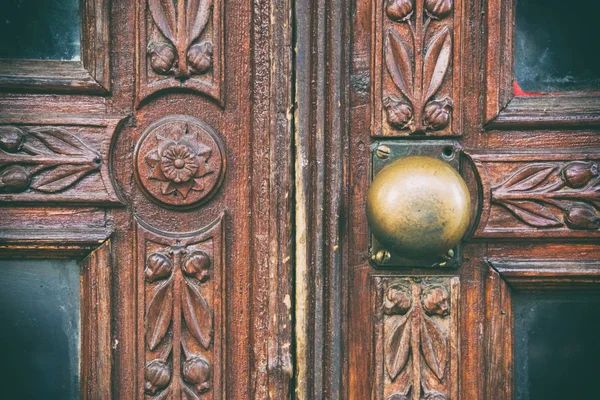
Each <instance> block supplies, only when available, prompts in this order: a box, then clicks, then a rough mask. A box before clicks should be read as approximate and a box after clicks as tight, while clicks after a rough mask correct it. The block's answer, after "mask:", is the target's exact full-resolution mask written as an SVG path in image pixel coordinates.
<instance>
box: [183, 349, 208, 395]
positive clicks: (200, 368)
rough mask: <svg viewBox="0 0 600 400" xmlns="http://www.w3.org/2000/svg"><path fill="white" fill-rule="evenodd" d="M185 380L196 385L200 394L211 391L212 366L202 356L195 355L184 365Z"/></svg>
mask: <svg viewBox="0 0 600 400" xmlns="http://www.w3.org/2000/svg"><path fill="white" fill-rule="evenodd" d="M183 379H185V381H186V382H188V383H190V384H192V385H194V388H195V389H196V391H197V392H198V393H204V392H206V391H208V390H209V389H210V364H209V363H208V360H207V359H206V358H204V357H202V356H199V355H194V356H192V357H190V358H189V359H187V360H186V361H185V363H184V364H183Z"/></svg>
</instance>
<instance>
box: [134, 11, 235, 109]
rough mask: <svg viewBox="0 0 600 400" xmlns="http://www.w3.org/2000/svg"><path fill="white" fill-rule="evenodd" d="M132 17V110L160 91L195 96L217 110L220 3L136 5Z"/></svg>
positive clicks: (221, 61) (221, 50)
mask: <svg viewBox="0 0 600 400" xmlns="http://www.w3.org/2000/svg"><path fill="white" fill-rule="evenodd" d="M190 4H195V5H196V6H197V7H196V9H194V7H192V8H190V7H191V6H190ZM171 6H172V7H171ZM192 14H193V15H192ZM178 15H179V16H185V18H184V19H181V17H179V18H178V17H177V16H178ZM136 16H137V30H136V64H137V74H136V108H139V107H140V106H141V105H142V103H143V102H144V101H145V99H146V98H147V97H148V96H150V95H152V94H154V93H158V92H162V91H166V90H183V91H189V92H192V93H201V94H204V95H206V96H208V97H210V98H212V99H214V100H215V101H216V102H217V103H218V104H219V105H221V106H223V104H224V95H223V90H222V87H223V81H224V59H225V49H224V40H223V38H224V35H225V27H224V18H223V1H222V0H199V1H195V2H186V1H185V0H168V1H158V0H137V1H136ZM192 17H193V18H194V20H193V21H192V22H189V21H191V18H192ZM153 60H154V61H153ZM180 60H183V61H184V62H183V63H181V61H180Z"/></svg>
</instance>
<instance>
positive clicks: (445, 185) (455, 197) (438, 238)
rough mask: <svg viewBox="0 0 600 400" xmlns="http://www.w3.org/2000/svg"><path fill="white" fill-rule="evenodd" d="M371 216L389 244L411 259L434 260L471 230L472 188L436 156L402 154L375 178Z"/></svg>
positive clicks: (375, 232) (373, 228)
mask: <svg viewBox="0 0 600 400" xmlns="http://www.w3.org/2000/svg"><path fill="white" fill-rule="evenodd" d="M367 220H368V222H369V227H370V228H371V232H372V233H373V235H374V236H375V237H376V238H377V240H378V241H379V242H380V243H381V244H382V245H383V246H385V248H386V249H388V250H391V251H393V252H394V253H396V254H397V255H398V256H401V257H406V258H409V259H422V260H430V259H431V260H435V259H438V258H439V257H440V256H442V255H443V254H446V253H448V251H449V250H451V249H452V248H454V246H456V245H457V244H458V243H459V242H460V240H461V239H462V237H463V236H464V234H465V232H466V231H467V228H468V226H469V223H470V220H471V199H470V195H469V189H468V188H467V185H466V184H465V181H464V180H463V178H462V177H461V176H460V175H459V174H458V172H457V171H456V170H455V169H454V168H452V167H451V166H450V165H448V164H447V163H445V162H443V161H441V160H439V159H437V158H433V157H426V156H410V157H404V158H401V159H399V160H396V161H394V162H392V163H391V164H389V165H388V166H386V167H385V168H383V169H382V170H381V171H380V172H379V173H378V174H377V175H376V176H375V178H374V179H373V182H372V183H371V187H370V189H369V193H368V195H367Z"/></svg>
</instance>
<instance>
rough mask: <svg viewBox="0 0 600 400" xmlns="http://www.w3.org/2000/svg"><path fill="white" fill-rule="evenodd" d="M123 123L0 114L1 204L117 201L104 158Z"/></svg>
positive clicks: (118, 120)
mask: <svg viewBox="0 0 600 400" xmlns="http://www.w3.org/2000/svg"><path fill="white" fill-rule="evenodd" d="M121 121H122V118H121V117H100V118H95V117H93V116H83V115H82V116H68V117H55V116H43V115H27V116H24V115H6V114H5V115H0V202H9V201H15V202H45V203H46V202H52V203H64V202H70V203H92V204H103V205H108V204H119V203H120V201H119V199H118V197H117V195H116V193H115V189H114V187H113V183H112V181H111V177H110V172H109V160H108V158H109V151H110V147H111V143H112V141H113V136H114V135H115V132H116V130H117V128H118V127H119V124H120V123H121Z"/></svg>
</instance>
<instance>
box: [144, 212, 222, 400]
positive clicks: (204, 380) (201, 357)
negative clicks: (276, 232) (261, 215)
mask: <svg viewBox="0 0 600 400" xmlns="http://www.w3.org/2000/svg"><path fill="white" fill-rule="evenodd" d="M223 219H224V216H221V217H219V219H218V220H216V221H214V222H213V223H211V224H210V225H209V226H207V227H204V228H202V229H200V230H198V231H195V232H186V233H179V232H177V233H175V232H161V231H158V230H155V229H153V228H151V227H150V226H148V225H146V224H145V223H143V222H140V221H137V223H136V232H137V234H136V257H137V260H136V263H135V269H136V275H137V276H138V278H137V288H138V289H137V293H138V305H139V306H140V310H138V313H137V314H138V315H139V319H138V331H139V332H140V336H141V337H139V348H138V352H139V353H138V357H139V358H140V359H139V365H140V366H142V368H140V369H139V371H140V374H141V376H139V382H140V387H139V388H138V393H139V394H138V395H139V396H140V397H142V396H143V395H144V393H145V394H146V395H147V396H150V397H149V398H151V399H163V398H169V397H177V398H179V397H185V398H188V399H199V398H200V396H202V395H203V394H204V393H208V392H210V395H209V396H210V398H213V399H221V398H223V397H224V388H225V373H224V371H225V366H226V365H227V361H226V360H227V359H226V356H225V354H226V350H225V342H224V340H225V337H226V334H225V321H226V320H227V316H226V313H225V298H226V296H225V287H224V283H225V282H226V276H225V270H226V268H225V260H224V259H225V246H224V243H223V239H224V237H225V232H224V230H223ZM142 334H143V336H142ZM142 337H145V340H143V339H142Z"/></svg>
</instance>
